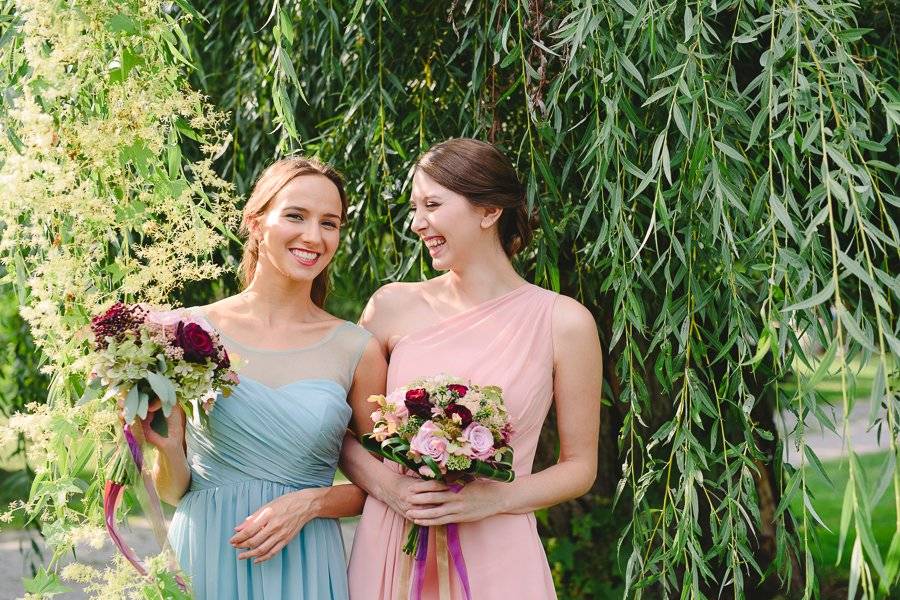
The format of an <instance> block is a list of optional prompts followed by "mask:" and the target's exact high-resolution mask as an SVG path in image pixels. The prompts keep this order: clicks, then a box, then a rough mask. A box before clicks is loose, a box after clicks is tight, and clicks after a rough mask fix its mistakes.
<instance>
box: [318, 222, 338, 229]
mask: <svg viewBox="0 0 900 600" xmlns="http://www.w3.org/2000/svg"><path fill="white" fill-rule="evenodd" d="M322 227H327V228H328V229H337V223H332V222H331V221H325V222H323V223H322Z"/></svg>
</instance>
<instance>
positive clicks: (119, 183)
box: [0, 0, 239, 599]
mask: <svg viewBox="0 0 900 600" xmlns="http://www.w3.org/2000/svg"><path fill="white" fill-rule="evenodd" d="M13 10H14V15H15V17H16V21H17V22H16V26H15V28H14V29H12V30H10V31H9V32H7V33H8V34H9V35H11V36H12V39H9V40H7V43H5V44H4V45H3V46H2V47H0V60H2V62H3V65H4V69H3V70H2V72H0V82H2V84H3V85H2V87H3V88H4V90H6V91H5V92H4V98H3V107H2V109H0V189H2V190H3V193H2V194H0V283H6V284H12V285H13V286H15V288H16V290H17V292H18V293H19V297H20V298H21V299H23V302H22V304H21V307H20V312H21V314H22V316H23V318H24V319H25V320H26V321H27V322H28V324H29V326H30V328H31V333H32V335H33V337H34V339H35V343H36V344H37V346H38V347H39V348H40V350H41V351H42V353H43V354H44V356H45V358H46V361H45V366H44V370H45V371H46V372H47V373H48V374H49V375H50V376H51V378H52V382H53V383H52V385H51V388H50V390H48V403H47V404H43V405H31V406H29V407H27V411H26V412H25V413H22V414H18V415H14V416H13V417H12V418H11V419H10V420H9V423H8V424H7V425H6V426H3V427H0V443H2V442H3V441H4V440H7V441H9V440H17V439H18V438H19V436H25V437H26V438H27V440H28V443H27V444H26V448H27V453H28V454H27V457H26V458H27V460H28V462H29V464H30V465H31V467H32V468H33V469H34V470H35V472H36V473H38V481H37V484H36V485H35V487H34V490H33V494H32V496H31V498H29V499H28V501H26V502H23V503H19V504H17V505H16V506H14V507H12V508H13V509H14V510H16V511H22V512H24V513H26V514H29V516H36V517H37V518H38V520H39V521H40V522H41V523H42V529H43V530H44V533H45V535H47V536H48V541H49V542H50V543H51V546H52V547H53V549H54V554H55V556H56V557H57V558H58V557H61V556H63V555H64V554H66V552H67V550H68V549H70V548H71V547H72V545H73V544H74V543H75V542H77V541H78V540H79V539H80V537H79V536H80V535H81V534H82V533H83V532H87V531H95V530H96V528H97V527H99V526H101V525H102V515H101V512H100V511H98V510H96V509H97V507H98V506H99V504H100V503H99V493H100V490H101V489H102V487H103V486H102V485H97V483H98V480H99V479H101V478H102V477H103V474H102V473H101V472H100V470H97V467H98V465H103V464H105V462H106V459H107V458H108V456H109V454H110V453H111V452H112V450H113V445H112V441H113V440H114V439H115V436H116V429H117V426H118V415H117V414H116V412H115V411H114V410H111V409H110V408H109V406H107V405H105V404H103V403H101V402H98V401H90V400H88V401H85V400H83V399H82V398H83V396H82V394H83V393H84V391H85V379H86V376H87V374H88V370H89V369H87V368H86V367H87V366H88V361H86V354H87V351H88V348H89V342H90V340H89V335H88V327H87V325H88V321H89V317H90V315H92V314H96V313H98V312H100V311H101V310H102V309H103V308H104V307H106V306H109V305H110V304H111V303H112V302H113V301H115V300H127V301H129V302H148V303H152V304H157V305H159V304H166V303H167V300H168V299H169V296H170V294H171V293H172V292H173V291H174V290H176V289H178V288H180V287H181V286H183V285H185V284H187V283H190V282H192V281H196V280H201V279H209V278H214V277H217V276H219V275H220V274H221V272H222V267H221V266H219V265H218V264H216V262H215V261H214V260H213V258H212V257H213V255H214V253H215V252H216V251H218V250H220V249H222V248H223V247H225V244H226V232H228V231H233V230H235V229H236V226H237V223H238V217H239V212H238V210H237V198H236V197H235V192H234V188H233V186H232V184H231V183H229V182H227V181H225V180H223V179H222V178H221V177H219V176H218V174H217V173H216V172H215V169H214V168H213V161H214V160H215V158H216V157H217V156H218V155H220V154H221V153H222V152H223V151H224V149H225V148H226V146H227V145H228V144H229V143H230V138H229V136H228V134H227V132H225V130H224V129H225V125H226V121H227V118H226V115H224V114H221V113H219V112H217V111H215V110H214V109H213V108H212V107H211V106H210V104H209V102H208V100H207V99H206V98H205V97H204V96H203V95H202V94H200V93H199V92H197V91H196V90H193V89H191V88H190V87H189V85H188V84H187V80H186V75H185V65H184V64H183V63H184V61H185V59H184V57H183V56H181V55H180V54H179V53H178V51H177V45H178V42H177V34H178V33H179V28H180V27H181V20H182V19H188V18H190V17H189V16H188V15H182V14H181V13H179V12H178V11H177V9H176V8H174V5H173V4H172V3H170V2H162V1H161V0H130V1H129V2H108V1H107V0H79V1H78V2H58V1H56V0H15V3H14V9H13ZM188 146H191V147H192V149H191V150H189V151H184V150H186V149H187V147H188ZM186 156H198V158H197V159H195V160H188V159H187V158H186ZM135 351H136V352H139V350H137V349H136V350H135ZM110 368H113V369H114V368H118V367H113V366H110ZM192 385H193V386H194V387H196V388H197V389H200V388H204V389H208V382H206V381H201V380H200V378H199V376H198V377H197V381H194V382H193V383H192ZM204 386H207V387H204ZM79 399H82V400H79ZM101 470H102V469H101ZM76 500H77V501H76ZM2 509H3V507H0V510H2ZM9 516H10V513H9V512H8V511H7V512H4V513H3V515H2V517H3V519H8V518H9ZM55 562H56V561H54V563H55ZM121 567H122V568H121V569H119V570H113V571H110V572H109V573H107V574H103V575H101V578H102V579H103V583H102V584H98V585H97V586H96V588H95V589H94V593H96V594H98V595H101V596H102V595H104V594H105V595H106V596H105V597H115V598H117V599H118V598H124V597H129V596H132V595H133V596H135V597H137V596H138V595H139V589H140V587H141V586H143V585H144V584H145V583H146V582H143V583H141V582H137V583H136V580H135V579H134V577H131V578H128V577H126V573H127V569H130V567H126V566H125V565H121ZM69 573H70V574H73V575H78V572H77V567H71V568H69ZM116 573H119V574H116ZM130 575H131V574H128V576H130ZM79 576H80V577H82V578H83V577H85V576H86V575H85V572H84V571H82V572H81V575H79ZM120 577H121V579H120ZM120 592H121V593H120Z"/></svg>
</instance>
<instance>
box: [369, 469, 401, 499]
mask: <svg viewBox="0 0 900 600" xmlns="http://www.w3.org/2000/svg"><path fill="white" fill-rule="evenodd" d="M380 471H381V472H380V473H379V474H378V478H377V479H376V480H375V485H374V489H373V490H371V494H372V495H373V496H375V498H377V499H378V500H380V501H382V502H384V503H386V504H390V502H389V499H391V498H394V497H395V496H397V488H398V485H397V484H398V483H399V482H400V479H401V478H402V477H404V475H401V474H400V473H397V472H395V471H392V470H390V469H387V468H384V469H381V470H380Z"/></svg>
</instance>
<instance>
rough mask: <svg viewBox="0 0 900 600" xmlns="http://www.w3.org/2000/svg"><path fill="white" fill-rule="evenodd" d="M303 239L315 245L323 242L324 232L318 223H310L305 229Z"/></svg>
mask: <svg viewBox="0 0 900 600" xmlns="http://www.w3.org/2000/svg"><path fill="white" fill-rule="evenodd" d="M302 236H303V239H304V240H305V241H307V242H310V243H313V244H319V243H321V242H322V230H321V228H320V227H319V224H318V223H309V224H307V226H306V227H304V228H303V233H302Z"/></svg>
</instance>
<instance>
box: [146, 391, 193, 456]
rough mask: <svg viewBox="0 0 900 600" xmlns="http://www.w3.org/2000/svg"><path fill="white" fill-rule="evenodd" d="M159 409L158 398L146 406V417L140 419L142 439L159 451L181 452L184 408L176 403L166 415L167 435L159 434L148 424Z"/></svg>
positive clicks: (160, 405)
mask: <svg viewBox="0 0 900 600" xmlns="http://www.w3.org/2000/svg"><path fill="white" fill-rule="evenodd" d="M159 410H162V403H161V402H160V401H159V399H156V400H153V401H152V402H150V406H149V407H148V408H147V418H146V419H143V420H141V429H142V433H143V434H144V440H145V441H146V442H147V443H148V444H150V445H151V446H153V447H155V448H156V449H157V450H159V451H161V452H166V451H173V450H175V451H178V452H183V451H184V427H185V420H186V419H185V414H184V409H183V408H181V405H179V404H176V405H175V406H174V407H173V408H172V412H171V413H169V416H168V417H166V422H167V424H168V426H169V430H168V435H166V436H162V435H160V434H159V433H157V432H156V431H154V430H153V427H151V426H150V424H151V423H153V418H154V417H155V416H156V412H157V411H159Z"/></svg>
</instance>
